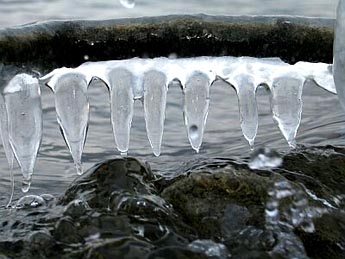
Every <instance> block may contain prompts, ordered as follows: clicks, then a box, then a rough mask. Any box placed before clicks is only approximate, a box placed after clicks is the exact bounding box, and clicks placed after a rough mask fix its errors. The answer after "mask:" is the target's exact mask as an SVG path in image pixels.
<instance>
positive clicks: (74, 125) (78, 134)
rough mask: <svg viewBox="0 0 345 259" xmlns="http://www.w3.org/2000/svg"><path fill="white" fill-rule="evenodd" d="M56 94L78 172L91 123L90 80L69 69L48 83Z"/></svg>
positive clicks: (80, 167)
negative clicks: (88, 88) (88, 89)
mask: <svg viewBox="0 0 345 259" xmlns="http://www.w3.org/2000/svg"><path fill="white" fill-rule="evenodd" d="M47 85H48V86H49V87H51V89H52V90H53V92H54V95H55V109H56V114H57V121H58V123H59V125H60V128H61V132H62V134H63V137H64V139H65V141H66V144H67V146H68V149H69V151H70V153H71V155H72V158H73V161H74V164H75V167H76V170H77V173H78V174H82V173H83V170H82V163H81V157H82V153H83V149H84V144H85V140H86V134H87V128H88V123H89V100H88V95H87V87H88V82H87V80H86V78H85V76H84V75H83V74H80V73H77V72H73V71H69V72H66V73H64V74H62V75H60V76H58V77H57V78H54V80H51V81H50V82H48V83H47Z"/></svg>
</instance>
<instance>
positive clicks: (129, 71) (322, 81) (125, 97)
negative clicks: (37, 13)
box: [42, 57, 336, 155]
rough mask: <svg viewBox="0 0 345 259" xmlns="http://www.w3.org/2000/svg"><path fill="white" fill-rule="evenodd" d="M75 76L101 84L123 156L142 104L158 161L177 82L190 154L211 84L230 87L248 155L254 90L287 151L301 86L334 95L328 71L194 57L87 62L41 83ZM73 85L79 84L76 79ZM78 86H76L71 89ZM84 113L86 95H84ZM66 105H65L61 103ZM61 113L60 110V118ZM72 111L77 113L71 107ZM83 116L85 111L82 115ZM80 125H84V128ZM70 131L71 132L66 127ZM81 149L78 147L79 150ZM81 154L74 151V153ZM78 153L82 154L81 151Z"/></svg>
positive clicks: (199, 135) (318, 66)
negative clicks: (261, 93) (267, 95)
mask: <svg viewBox="0 0 345 259" xmlns="http://www.w3.org/2000/svg"><path fill="white" fill-rule="evenodd" d="M70 73H75V74H79V75H80V76H79V77H78V78H79V80H80V81H82V83H81V82H79V84H81V85H82V87H81V88H83V89H86V86H87V84H88V83H89V82H90V81H91V79H92V78H99V79H100V80H102V81H103V82H104V83H105V84H106V85H107V87H108V88H109V92H110V99H111V122H112V126H113V132H114V138H115V142H116V146H117V149H118V150H119V151H120V152H121V153H122V154H127V152H128V148H129V138H130V129H131V124H132V118H133V105H134V101H135V100H142V101H143V104H144V112H145V121H146V131H147V136H148V139H149V142H150V144H151V147H152V150H153V153H154V154H155V155H159V154H160V152H161V143H162V137H163V131H164V119H165V108H166V98H167V91H168V85H169V84H171V83H172V82H179V83H180V84H181V86H182V88H183V93H184V110H183V113H184V120H185V125H186V128H187V135H188V139H189V142H190V144H191V146H192V148H193V149H194V150H196V151H199V149H200V147H201V144H202V139H203V134H204V129H205V123H206V119H207V115H208V108H209V101H210V86H211V84H212V82H214V81H216V80H223V81H225V82H228V83H229V84H230V85H232V86H233V87H234V88H235V89H236V92H237V96H238V101H239V110H240V122H241V128H242V132H243V135H244V137H245V138H246V140H247V141H248V143H249V145H250V147H251V149H253V148H254V141H255V137H256V133H257V130H258V111H257V104H256V96H255V95H256V89H257V87H258V86H260V85H266V86H267V87H268V88H269V89H270V91H271V108H272V114H273V118H274V120H275V122H276V123H277V125H278V127H279V129H280V130H281V132H282V134H283V136H284V138H285V139H286V140H287V142H288V144H289V145H290V146H291V147H294V146H295V137H296V134H297V130H298V127H299V124H300V121H301V114H302V90H303V85H304V83H305V81H306V80H313V81H314V82H315V83H316V85H318V86H319V87H322V88H324V89H325V90H327V91H329V92H331V93H336V89H335V85H334V80H333V74H332V69H331V65H329V64H324V63H308V62H297V63H296V64H294V65H290V64H287V63H285V62H283V61H281V60H280V59H279V58H265V59H259V58H251V57H241V58H235V57H198V58H184V59H169V58H155V59H140V58H133V59H128V60H116V61H102V62H87V63H84V64H82V65H81V66H79V67H77V68H75V69H67V68H62V69H56V70H54V71H53V72H51V73H50V74H49V75H47V76H45V77H43V78H42V80H47V78H48V79H49V80H50V83H51V82H56V81H57V79H58V78H60V77H61V76H62V75H64V74H70ZM76 81H78V80H77V79H76ZM75 84H77V82H76V83H75ZM83 91H84V92H83V93H85V95H84V94H83V95H82V96H83V98H84V99H83V100H84V104H85V105H84V107H85V108H86V107H88V105H86V103H87V102H86V99H87V97H86V90H83ZM66 100H67V99H66ZM63 109H66V108H65V107H63V108H62V106H61V112H62V111H63ZM76 109H77V107H76ZM84 112H85V115H84V116H83V117H85V118H86V117H88V116H86V110H85V111H84ZM85 122H86V120H85V121H84V124H83V125H86V124H85ZM71 128H72V126H71ZM81 146H82V145H81V143H80V145H79V147H81ZM80 150H82V149H80V148H79V151H80ZM80 152H81V151H80Z"/></svg>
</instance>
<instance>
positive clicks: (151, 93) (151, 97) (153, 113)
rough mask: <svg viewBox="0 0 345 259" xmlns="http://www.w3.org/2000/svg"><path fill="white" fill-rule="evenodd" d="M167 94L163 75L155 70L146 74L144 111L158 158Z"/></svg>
mask: <svg viewBox="0 0 345 259" xmlns="http://www.w3.org/2000/svg"><path fill="white" fill-rule="evenodd" d="M167 92H168V84H167V79H166V76H165V75H164V74H163V73H161V72H158V71H154V70H153V71H149V72H148V73H146V74H145V77H144V111H145V121H146V131H147V137H148V138H149V141H150V144H151V147H152V150H153V153H154V154H155V155H156V156H159V155H160V153H161V144H162V137H163V131H164V120H165V106H166V100H167Z"/></svg>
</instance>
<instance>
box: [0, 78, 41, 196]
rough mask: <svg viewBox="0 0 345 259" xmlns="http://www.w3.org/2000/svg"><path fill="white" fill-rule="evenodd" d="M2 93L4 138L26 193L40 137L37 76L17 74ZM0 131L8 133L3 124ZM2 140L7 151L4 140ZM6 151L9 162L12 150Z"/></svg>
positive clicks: (39, 98) (39, 100) (39, 104)
mask: <svg viewBox="0 0 345 259" xmlns="http://www.w3.org/2000/svg"><path fill="white" fill-rule="evenodd" d="M3 94H4V99H5V106H6V112H7V118H8V119H7V123H8V125H7V126H8V138H7V137H6V138H3V139H8V140H9V143H10V145H11V148H12V150H13V153H14V155H15V157H16V159H17V161H18V163H19V165H20V167H21V172H22V175H23V185H22V190H23V192H27V191H28V190H29V187H30V184H31V176H32V174H33V171H34V165H35V161H36V156H37V152H38V149H39V146H40V144H41V138H42V106H41V96H40V88H39V83H38V79H36V78H33V77H32V76H30V75H27V74H18V75H16V76H15V77H13V78H12V80H11V81H10V82H9V83H8V84H7V85H6V87H5V89H4V92H3ZM18 104H20V105H18ZM5 117H6V116H5ZM5 117H4V118H5ZM2 122H3V121H2ZM1 130H2V134H5V135H7V132H6V129H4V127H2V129H1ZM3 143H4V146H5V150H6V149H7V147H6V145H7V141H6V140H5V141H4V142H3ZM6 153H8V154H6V155H7V156H8V158H9V159H10V160H9V161H10V164H11V163H12V162H11V159H12V158H11V154H10V153H11V152H10V151H6Z"/></svg>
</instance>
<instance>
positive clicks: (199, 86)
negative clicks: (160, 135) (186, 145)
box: [183, 72, 211, 152]
mask: <svg viewBox="0 0 345 259" xmlns="http://www.w3.org/2000/svg"><path fill="white" fill-rule="evenodd" d="M210 85H211V81H210V79H209V77H208V76H207V75H205V74H204V73H202V72H194V73H193V74H192V75H191V76H190V77H189V78H188V79H187V82H186V84H185V86H184V88H183V93H184V111H183V115H184V121H185V125H186V128H187V135H188V139H189V142H190V144H191V146H192V148H193V149H194V150H195V151H196V152H199V149H200V146H201V143H202V138H203V135H204V130H205V124H206V119H207V114H208V107H209V103H210Z"/></svg>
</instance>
